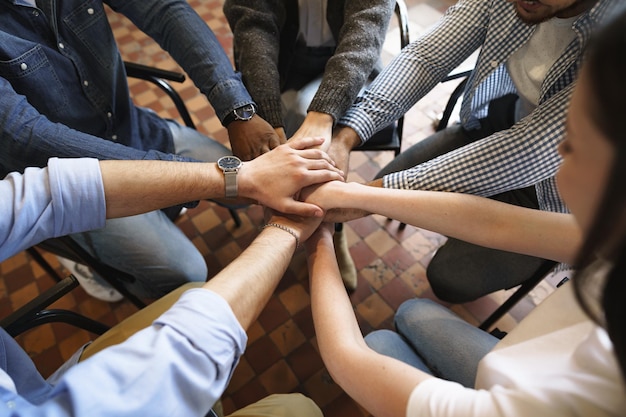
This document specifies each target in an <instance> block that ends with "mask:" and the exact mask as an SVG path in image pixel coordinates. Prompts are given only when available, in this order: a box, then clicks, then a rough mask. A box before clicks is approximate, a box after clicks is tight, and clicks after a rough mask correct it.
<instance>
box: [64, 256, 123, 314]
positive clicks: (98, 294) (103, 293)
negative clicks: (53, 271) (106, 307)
mask: <svg viewBox="0 0 626 417" xmlns="http://www.w3.org/2000/svg"><path fill="white" fill-rule="evenodd" d="M57 258H58V259H59V262H60V263H61V265H63V267H64V268H65V269H67V270H68V271H70V273H71V274H72V275H74V276H75V277H76V279H77V280H78V282H79V283H80V285H81V287H83V289H84V290H85V292H86V293H87V294H89V295H90V296H92V297H94V298H97V299H98V300H102V301H106V302H108V303H114V302H116V301H120V300H121V299H122V298H124V296H123V295H122V294H120V293H119V292H118V291H117V290H116V289H115V288H113V287H111V286H109V285H108V284H106V285H105V284H100V283H99V282H98V281H97V280H96V279H95V278H94V274H93V272H92V271H91V269H89V267H87V266H85V265H82V264H79V263H77V262H74V261H71V260H69V259H66V258H63V257H60V256H57Z"/></svg>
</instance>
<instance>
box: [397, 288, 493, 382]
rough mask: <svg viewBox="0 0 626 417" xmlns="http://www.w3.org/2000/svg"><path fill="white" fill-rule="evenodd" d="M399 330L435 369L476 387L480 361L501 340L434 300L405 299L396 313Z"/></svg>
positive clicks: (434, 371) (445, 376) (454, 379)
mask: <svg viewBox="0 0 626 417" xmlns="http://www.w3.org/2000/svg"><path fill="white" fill-rule="evenodd" d="M395 324H396V328H397V331H398V333H399V334H400V335H402V336H403V337H404V338H405V339H406V341H407V342H408V343H409V344H410V345H411V347H412V348H413V349H414V350H415V352H416V353H417V354H418V355H419V356H420V357H421V358H422V359H423V361H424V363H425V364H426V365H427V366H428V368H429V369H431V370H432V373H433V374H434V375H436V376H439V377H441V378H444V379H447V380H450V381H456V382H459V383H460V384H462V385H464V386H466V387H473V386H474V380H475V379H476V371H477V367H478V362H479V361H480V360H481V359H482V358H483V356H485V355H486V354H487V353H488V352H489V351H490V350H491V349H492V348H493V347H494V346H495V344H496V343H497V342H498V339H497V338H496V337H494V336H492V335H490V334H489V333H487V332H485V331H482V330H480V329H479V328H477V327H475V326H472V325H471V324H469V323H467V322H466V321H465V320H463V319H461V318H460V317H458V316H457V315H456V314H454V313H453V312H452V311H450V310H449V309H447V308H445V307H443V306H442V305H440V304H437V303H436V302H434V301H432V300H427V299H412V300H408V301H405V302H404V303H403V304H402V305H401V306H400V308H399V309H398V311H397V313H396V317H395Z"/></svg>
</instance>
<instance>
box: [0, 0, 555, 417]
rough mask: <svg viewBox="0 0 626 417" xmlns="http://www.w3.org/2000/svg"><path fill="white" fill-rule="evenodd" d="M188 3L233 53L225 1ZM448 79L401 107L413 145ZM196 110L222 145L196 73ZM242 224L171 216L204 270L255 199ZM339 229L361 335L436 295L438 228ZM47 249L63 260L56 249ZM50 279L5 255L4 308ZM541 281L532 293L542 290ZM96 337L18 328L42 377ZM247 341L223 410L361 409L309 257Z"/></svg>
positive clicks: (227, 254) (149, 58)
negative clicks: (336, 353) (408, 304)
mask: <svg viewBox="0 0 626 417" xmlns="http://www.w3.org/2000/svg"><path fill="white" fill-rule="evenodd" d="M451 3H453V1H452V0H423V1H420V0H410V1H408V5H409V10H410V25H411V30H412V32H413V34H415V33H418V32H420V31H423V30H424V29H425V28H427V27H428V26H430V25H431V24H432V23H433V22H434V21H435V20H436V19H437V18H438V17H439V16H440V15H441V13H442V12H443V11H444V10H445V8H446V7H447V6H448V5H449V4H451ZM190 4H191V5H192V6H193V7H194V8H195V9H196V10H197V11H198V13H199V14H200V15H201V16H202V17H203V18H204V20H205V21H206V22H207V23H208V24H209V25H210V27H211V28H212V29H213V30H214V31H215V33H216V34H217V36H218V37H219V39H220V42H221V44H222V46H223V47H224V48H225V50H226V51H228V52H229V53H231V49H232V39H231V38H232V35H231V33H230V30H229V28H228V25H227V24H226V21H225V19H224V16H223V14H222V10H221V7H222V1H219V0H216V1H206V0H205V1H203V0H191V1H190ZM110 18H111V23H112V26H113V27H114V30H115V35H116V38H117V40H118V42H119V44H120V49H121V51H122V54H123V57H124V59H126V60H129V61H134V62H139V63H143V64H147V65H154V66H157V67H159V68H164V69H171V70H178V66H177V65H176V64H175V63H174V62H173V60H172V59H171V58H170V57H169V55H168V54H167V53H165V52H163V51H162V50H161V49H160V48H159V47H158V46H157V45H156V44H155V43H154V42H153V41H151V40H150V39H148V38H147V37H146V36H144V35H143V34H142V33H141V32H139V31H138V30H137V29H135V28H134V27H133V26H132V25H131V24H130V23H129V22H128V21H127V20H125V19H122V18H120V17H119V16H117V15H115V14H114V13H112V12H111V13H110ZM395 31H397V29H396V28H395V25H392V27H391V28H390V35H389V38H388V39H389V40H388V42H387V43H386V45H385V59H388V58H389V57H390V56H392V55H394V54H396V53H397V51H398V47H397V33H396V32H395ZM453 87H454V83H450V85H443V86H439V87H437V88H436V89H435V90H434V91H433V92H432V93H430V94H429V95H428V96H427V97H426V98H425V99H423V100H422V101H420V103H418V105H416V106H415V107H414V108H413V109H412V110H411V111H410V112H409V114H408V115H407V117H406V122H405V134H404V146H405V147H408V146H409V145H410V144H412V143H414V142H415V141H417V140H419V139H421V138H423V137H424V136H426V135H427V134H429V133H430V132H431V131H432V127H431V124H432V119H433V118H434V117H436V114H437V113H438V112H439V111H440V110H441V109H442V108H443V104H444V103H445V101H446V99H447V95H448V94H449V93H450V91H451V90H452V88H453ZM131 88H132V92H133V97H134V98H135V99H136V100H137V102H138V103H139V104H140V105H144V106H148V107H151V108H153V109H154V110H156V111H158V112H159V113H160V114H162V115H164V116H167V117H176V112H175V110H173V109H172V106H171V104H170V103H169V100H168V99H166V98H165V97H164V96H163V95H162V94H161V93H160V92H158V91H155V89H152V88H150V87H149V86H148V85H147V84H146V83H145V82H142V81H137V80H131ZM176 88H177V89H178V90H179V91H180V92H181V94H182V96H183V98H184V99H185V101H186V103H187V105H188V107H189V109H190V110H191V112H192V115H193V118H194V120H195V121H196V122H197V124H198V128H199V129H200V130H201V131H203V132H205V133H207V134H208V135H210V136H212V137H214V138H216V139H217V140H219V141H221V142H222V143H224V144H227V143H228V140H227V136H226V132H225V130H224V129H223V128H222V127H221V125H220V123H219V121H218V120H217V118H216V117H215V115H214V112H213V110H212V108H211V107H210V105H208V103H207V101H206V99H205V97H204V96H201V95H199V94H198V91H197V89H196V88H195V87H194V86H193V85H192V83H191V82H189V81H186V82H185V83H183V84H182V85H178V86H176ZM391 158H392V154H391V153H390V152H387V153H385V152H382V153H364V152H354V153H353V154H352V157H351V165H350V167H351V171H350V173H349V180H352V181H366V180H369V179H371V178H373V176H374V175H375V173H376V172H377V171H378V169H379V168H380V167H382V166H384V165H385V164H386V163H387V162H388V161H390V159H391ZM241 216H242V219H243V225H242V226H241V227H240V228H235V227H234V224H233V221H232V219H231V218H230V216H229V214H228V212H227V211H226V210H224V209H223V208H220V207H216V206H215V205H213V204H211V203H208V202H203V203H201V204H200V206H199V207H198V208H195V209H193V210H189V211H188V212H187V213H186V214H184V215H183V216H182V217H181V218H180V219H179V221H178V225H179V227H180V228H181V229H182V230H183V231H184V232H185V233H186V234H187V236H189V238H190V239H191V240H192V241H193V242H194V243H195V245H196V246H197V247H198V248H199V249H200V250H201V252H202V253H203V254H204V256H205V259H206V261H207V264H208V265H209V273H210V276H212V275H214V274H215V273H217V272H218V271H219V270H220V269H221V268H222V267H223V266H225V265H226V264H228V263H229V262H230V261H232V260H233V259H234V258H235V257H236V256H237V255H238V254H239V253H240V252H241V250H242V248H244V247H246V245H247V244H248V243H249V242H250V241H251V240H252V239H253V238H254V236H255V235H256V234H257V232H258V227H259V225H261V223H262V210H261V209H260V208H259V207H250V208H248V209H245V210H242V211H241ZM345 230H346V233H347V236H348V239H349V243H350V251H351V254H352V256H353V258H354V261H355V263H356V266H357V269H358V271H359V285H358V288H357V290H356V291H355V292H354V293H353V294H352V295H351V299H352V301H353V304H354V307H355V312H356V314H357V317H358V319H359V323H360V324H361V327H362V330H363V332H364V333H367V332H369V331H370V330H372V329H375V328H380V327H389V326H390V325H391V322H392V315H393V312H394V311H395V310H396V308H397V307H398V306H399V304H400V303H401V302H402V301H403V300H406V299H408V298H411V297H414V296H421V297H430V298H435V297H434V295H433V294H432V292H431V290H430V288H429V286H428V283H427V281H426V277H425V267H426V265H427V264H428V261H429V259H430V257H431V256H432V252H433V250H434V249H435V248H436V247H437V246H438V245H440V244H441V243H442V242H443V241H444V238H443V237H442V236H440V235H437V234H434V233H431V232H428V231H424V230H419V229H416V228H413V227H411V226H408V227H406V228H405V229H404V230H400V229H399V228H398V223H397V222H395V221H388V220H387V219H385V218H383V217H381V216H371V217H367V218H364V219H360V220H357V221H353V222H350V223H347V224H346V225H345ZM45 257H46V258H47V259H48V260H49V261H50V262H51V263H52V264H53V265H54V266H55V267H56V268H58V269H59V270H61V267H60V265H59V263H58V261H57V260H56V258H55V257H54V256H52V255H49V254H45ZM52 283H53V282H52V279H51V278H50V277H48V276H47V275H46V274H45V273H44V272H43V271H42V270H41V268H39V267H38V266H37V265H36V264H35V263H34V262H33V261H32V260H31V259H30V258H29V257H28V255H26V254H25V253H20V254H18V255H16V256H14V257H12V258H10V259H8V260H6V261H4V262H2V263H0V317H2V316H4V315H6V314H8V313H10V312H11V311H12V310H13V309H14V308H17V307H19V306H21V305H22V304H24V303H25V302H26V301H27V300H29V299H31V298H32V297H34V296H35V295H36V294H38V293H39V292H41V291H42V290H44V289H45V288H48V287H49V286H51V285H52ZM549 290H550V288H549V286H547V287H540V288H539V289H538V290H537V291H535V293H534V297H535V298H536V297H541V294H542V292H548V291H549ZM504 296H505V295H504V294H503V293H498V294H494V295H492V296H490V297H485V298H483V299H481V300H478V301H476V302H473V303H469V304H466V305H457V306H453V307H452V308H453V309H454V310H455V311H456V312H458V313H459V314H460V315H462V316H463V317H465V318H466V319H467V320H468V321H470V322H472V323H478V322H479V321H481V320H482V319H484V318H485V317H486V316H488V315H489V313H490V312H491V311H492V310H493V309H494V308H495V307H496V306H497V305H498V303H499V302H500V301H501V300H502V299H503V297H504ZM533 299H534V298H532V297H529V298H528V299H526V300H524V301H523V302H522V303H520V305H518V306H517V307H516V308H515V309H514V310H513V311H512V312H511V315H507V317H505V319H503V320H502V321H501V322H500V323H499V327H500V328H503V329H505V330H506V329H510V328H511V327H512V326H514V325H515V323H516V322H517V320H519V318H520V317H522V316H523V315H524V314H526V313H527V312H528V310H529V309H530V308H532V306H533ZM56 306H58V307H63V308H69V309H75V310H77V311H80V312H81V313H83V314H85V315H87V316H89V317H92V318H95V319H97V320H100V321H102V322H105V323H107V324H115V323H117V322H118V321H120V320H121V319H123V318H125V317H127V316H128V315H130V314H132V313H133V312H134V311H136V309H135V307H133V306H132V305H131V304H130V303H129V302H126V301H122V302H120V303H116V304H107V303H104V302H100V301H98V300H95V299H92V298H90V297H88V296H87V295H86V294H85V293H84V292H83V291H82V289H80V288H78V289H76V290H74V291H73V292H72V293H71V294H70V295H68V296H66V297H64V298H63V299H61V300H60V301H58V302H57V303H56ZM91 337H93V336H92V335H90V334H89V333H87V332H85V331H82V330H78V331H77V330H75V329H73V328H71V327H69V326H67V325H63V324H54V325H44V326H41V327H40V328H38V329H36V330H33V331H31V332H28V333H26V334H25V335H22V336H20V338H19V342H20V343H21V344H22V346H24V347H25V348H26V350H27V351H28V352H29V354H30V355H31V356H32V357H33V359H34V360H35V362H36V364H37V366H38V367H39V369H40V370H41V372H42V373H43V374H44V375H49V374H50V373H51V372H52V371H53V370H54V369H56V368H57V367H58V366H59V365H60V364H61V363H62V361H63V360H65V359H66V358H68V357H69V356H70V355H71V354H72V353H73V352H74V351H75V350H76V349H77V348H78V347H79V346H81V345H82V344H83V343H85V342H87V341H88V340H89V339H90V338H91ZM249 337H250V339H249V346H248V349H247V352H246V354H245V356H244V357H243V359H242V361H241V363H240V365H239V367H238V368H237V370H236V372H235V375H234V378H233V380H232V382H231V383H230V386H229V387H228V390H227V392H226V393H225V395H224V397H223V404H224V409H225V411H226V412H229V411H232V410H234V409H236V408H239V407H241V406H243V405H246V404H248V403H250V402H252V401H255V400H257V399H259V398H261V397H263V396H265V395H267V394H269V393H275V392H292V391H300V392H303V393H305V394H306V395H308V396H310V397H311V398H313V399H314V400H315V401H316V402H317V403H318V404H319V405H320V406H321V407H322V408H323V411H324V414H325V415H326V416H327V417H339V416H341V417H349V416H365V415H368V414H367V413H366V412H365V411H364V410H362V409H361V408H360V407H359V406H357V405H356V404H355V403H354V402H353V401H352V400H351V399H350V398H349V397H347V396H346V394H344V393H343V392H342V390H341V389H340V388H339V387H338V386H337V385H336V384H334V383H333V381H332V380H331V378H330V377H329V375H328V373H327V372H326V371H325V369H324V366H323V364H322V362H321V359H320V357H319V355H318V353H317V347H316V340H315V335H314V332H313V325H312V322H311V312H310V306H309V295H308V287H307V278H306V269H305V260H304V257H303V254H302V253H301V252H300V253H299V254H297V255H296V257H295V258H294V261H293V262H292V265H291V267H290V269H289V271H288V272H287V273H286V275H285V277H284V279H283V280H282V282H281V284H280V286H279V288H278V290H277V291H276V293H275V294H274V296H273V297H272V299H271V300H270V302H269V303H268V305H267V307H266V308H265V310H264V311H263V313H262V314H261V317H260V318H259V320H258V321H257V322H256V323H255V324H254V325H253V326H252V328H251V329H250V331H249Z"/></svg>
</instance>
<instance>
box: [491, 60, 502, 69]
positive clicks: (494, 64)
mask: <svg viewBox="0 0 626 417" xmlns="http://www.w3.org/2000/svg"><path fill="white" fill-rule="evenodd" d="M498 65H500V64H499V63H498V61H491V66H492V67H493V68H498Z"/></svg>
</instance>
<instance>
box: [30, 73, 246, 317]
mask: <svg viewBox="0 0 626 417" xmlns="http://www.w3.org/2000/svg"><path fill="white" fill-rule="evenodd" d="M124 65H125V68H126V74H127V76H128V77H130V78H138V79H142V80H145V81H148V82H150V83H152V84H154V85H156V86H157V87H158V88H159V89H161V90H162V91H163V92H165V94H167V96H168V97H169V98H170V99H171V100H172V102H173V103H174V105H175V106H176V110H177V111H178V113H179V115H180V117H181V119H182V120H183V122H184V124H185V125H186V126H187V127H190V128H192V129H195V128H196V126H195V123H194V122H193V120H192V118H191V115H190V114H189V111H188V109H187V106H186V105H185V103H184V101H183V99H182V98H181V96H180V94H179V93H178V92H177V91H176V90H175V89H174V88H173V87H172V85H171V84H170V83H169V82H170V81H172V82H178V83H182V82H184V81H185V75H184V74H182V73H179V72H174V71H168V70H162V69H159V68H154V67H149V66H146V65H141V64H136V63H132V62H125V63H124ZM210 201H212V202H213V203H215V204H217V205H219V206H221V207H224V208H226V209H227V210H228V211H229V213H230V215H231V217H232V219H233V221H234V224H235V227H239V226H241V218H240V217H239V214H238V213H237V211H236V210H237V208H239V206H234V205H232V206H231V205H227V204H223V203H221V202H219V201H214V200H210ZM39 250H45V251H47V252H51V253H54V254H56V255H59V256H63V257H64V258H67V259H70V260H72V261H74V262H78V263H81V264H84V265H87V266H89V267H90V268H91V269H92V270H93V271H95V272H96V273H97V274H98V275H99V276H100V277H102V278H103V279H105V280H106V281H107V282H108V283H109V284H110V285H111V286H112V287H113V288H115V289H116V290H117V291H119V292H120V293H121V294H122V295H123V296H124V297H126V298H127V299H128V300H129V301H131V302H132V303H133V304H134V305H135V306H136V307H137V308H143V307H145V306H146V303H145V302H144V301H143V300H142V299H140V298H139V297H137V296H136V295H134V294H132V293H131V292H130V291H128V290H127V289H126V284H129V283H132V282H133V281H134V280H135V277H133V276H132V275H130V274H128V273H126V272H124V271H120V270H118V269H116V268H113V267H111V266H109V265H107V264H105V263H103V262H100V261H98V260H97V259H96V258H94V257H93V256H91V255H90V254H89V253H88V252H87V251H85V250H84V249H83V248H82V247H81V246H80V245H78V244H77V243H76V242H75V241H74V240H73V239H72V238H71V237H69V236H63V237H60V238H54V239H48V240H46V241H44V242H42V243H40V244H38V245H37V246H36V247H31V248H29V249H27V252H28V254H29V255H30V256H31V257H32V258H33V259H34V260H35V261H36V262H37V263H38V264H39V265H40V266H41V267H42V268H43V269H44V270H45V271H46V272H47V273H48V274H49V275H50V276H52V277H53V278H54V279H55V280H56V281H57V282H59V281H61V280H62V278H61V277H60V276H59V274H58V273H57V272H56V271H55V270H54V268H52V266H51V265H50V264H49V263H48V262H47V261H46V260H45V258H43V257H42V256H41V254H40V253H39Z"/></svg>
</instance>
